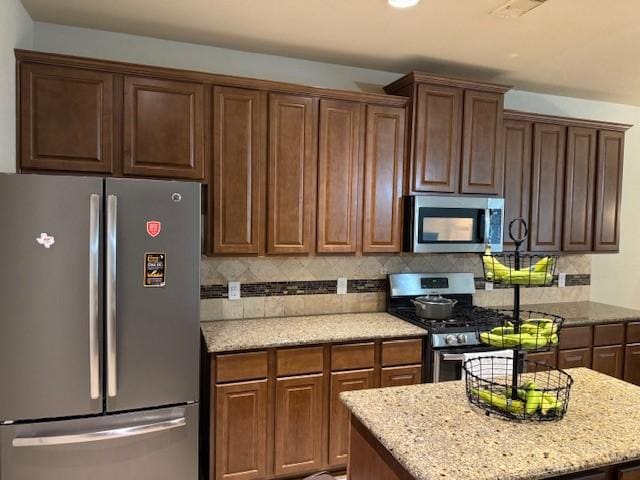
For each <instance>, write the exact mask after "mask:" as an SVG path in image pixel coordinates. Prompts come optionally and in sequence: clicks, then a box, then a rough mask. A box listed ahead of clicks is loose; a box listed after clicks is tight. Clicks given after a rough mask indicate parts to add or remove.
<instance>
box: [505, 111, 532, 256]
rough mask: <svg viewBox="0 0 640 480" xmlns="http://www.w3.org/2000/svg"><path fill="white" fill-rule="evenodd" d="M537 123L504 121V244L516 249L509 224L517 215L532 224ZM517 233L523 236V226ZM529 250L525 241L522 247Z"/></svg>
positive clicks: (507, 247)
mask: <svg viewBox="0 0 640 480" xmlns="http://www.w3.org/2000/svg"><path fill="white" fill-rule="evenodd" d="M532 134H533V124H532V122H530V121H527V120H511V119H508V118H505V121H504V137H503V138H504V142H503V143H504V151H503V156H504V163H505V169H504V208H505V213H504V226H505V228H504V230H505V231H504V236H503V237H504V238H503V239H504V247H505V249H507V250H510V249H513V248H514V247H515V245H514V244H513V242H512V241H511V238H510V237H509V231H508V230H509V223H510V222H511V221H512V220H514V219H516V218H524V220H525V221H526V222H527V225H528V224H529V201H530V199H531V138H532ZM514 233H515V234H516V235H517V236H518V237H522V235H523V234H524V232H523V231H522V227H521V226H520V225H518V228H517V229H516V228H514ZM522 248H523V249H525V250H526V249H527V248H528V245H527V243H526V241H525V243H524V244H523V246H522Z"/></svg>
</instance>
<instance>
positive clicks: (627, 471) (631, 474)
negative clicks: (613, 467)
mask: <svg viewBox="0 0 640 480" xmlns="http://www.w3.org/2000/svg"><path fill="white" fill-rule="evenodd" d="M618 480H640V465H634V466H632V467H627V468H621V469H620V470H618Z"/></svg>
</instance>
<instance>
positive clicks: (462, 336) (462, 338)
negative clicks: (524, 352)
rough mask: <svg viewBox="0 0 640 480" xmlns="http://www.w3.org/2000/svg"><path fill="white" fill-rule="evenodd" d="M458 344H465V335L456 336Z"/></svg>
mask: <svg viewBox="0 0 640 480" xmlns="http://www.w3.org/2000/svg"><path fill="white" fill-rule="evenodd" d="M458 343H460V344H465V343H467V335H465V334H464V333H460V334H458Z"/></svg>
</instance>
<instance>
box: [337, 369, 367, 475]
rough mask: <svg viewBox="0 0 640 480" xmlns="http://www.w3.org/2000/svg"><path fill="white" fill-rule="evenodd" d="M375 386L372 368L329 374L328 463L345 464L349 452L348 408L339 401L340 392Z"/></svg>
mask: <svg viewBox="0 0 640 480" xmlns="http://www.w3.org/2000/svg"><path fill="white" fill-rule="evenodd" d="M374 386H375V374H374V370H373V369H367V370H354V371H350V372H336V373H332V374H331V406H330V408H331V413H330V415H329V464H330V465H331V466H341V465H346V464H347V457H348V453H349V425H350V414H349V410H347V408H346V407H345V406H344V405H343V404H342V402H341V401H340V393H341V392H348V391H351V390H363V389H366V388H373V387H374Z"/></svg>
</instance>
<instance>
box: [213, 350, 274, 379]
mask: <svg viewBox="0 0 640 480" xmlns="http://www.w3.org/2000/svg"><path fill="white" fill-rule="evenodd" d="M215 362H216V382H218V383H222V382H237V381H240V380H254V379H258V378H267V352H250V353H231V354H227V355H217V356H216V359H215Z"/></svg>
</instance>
